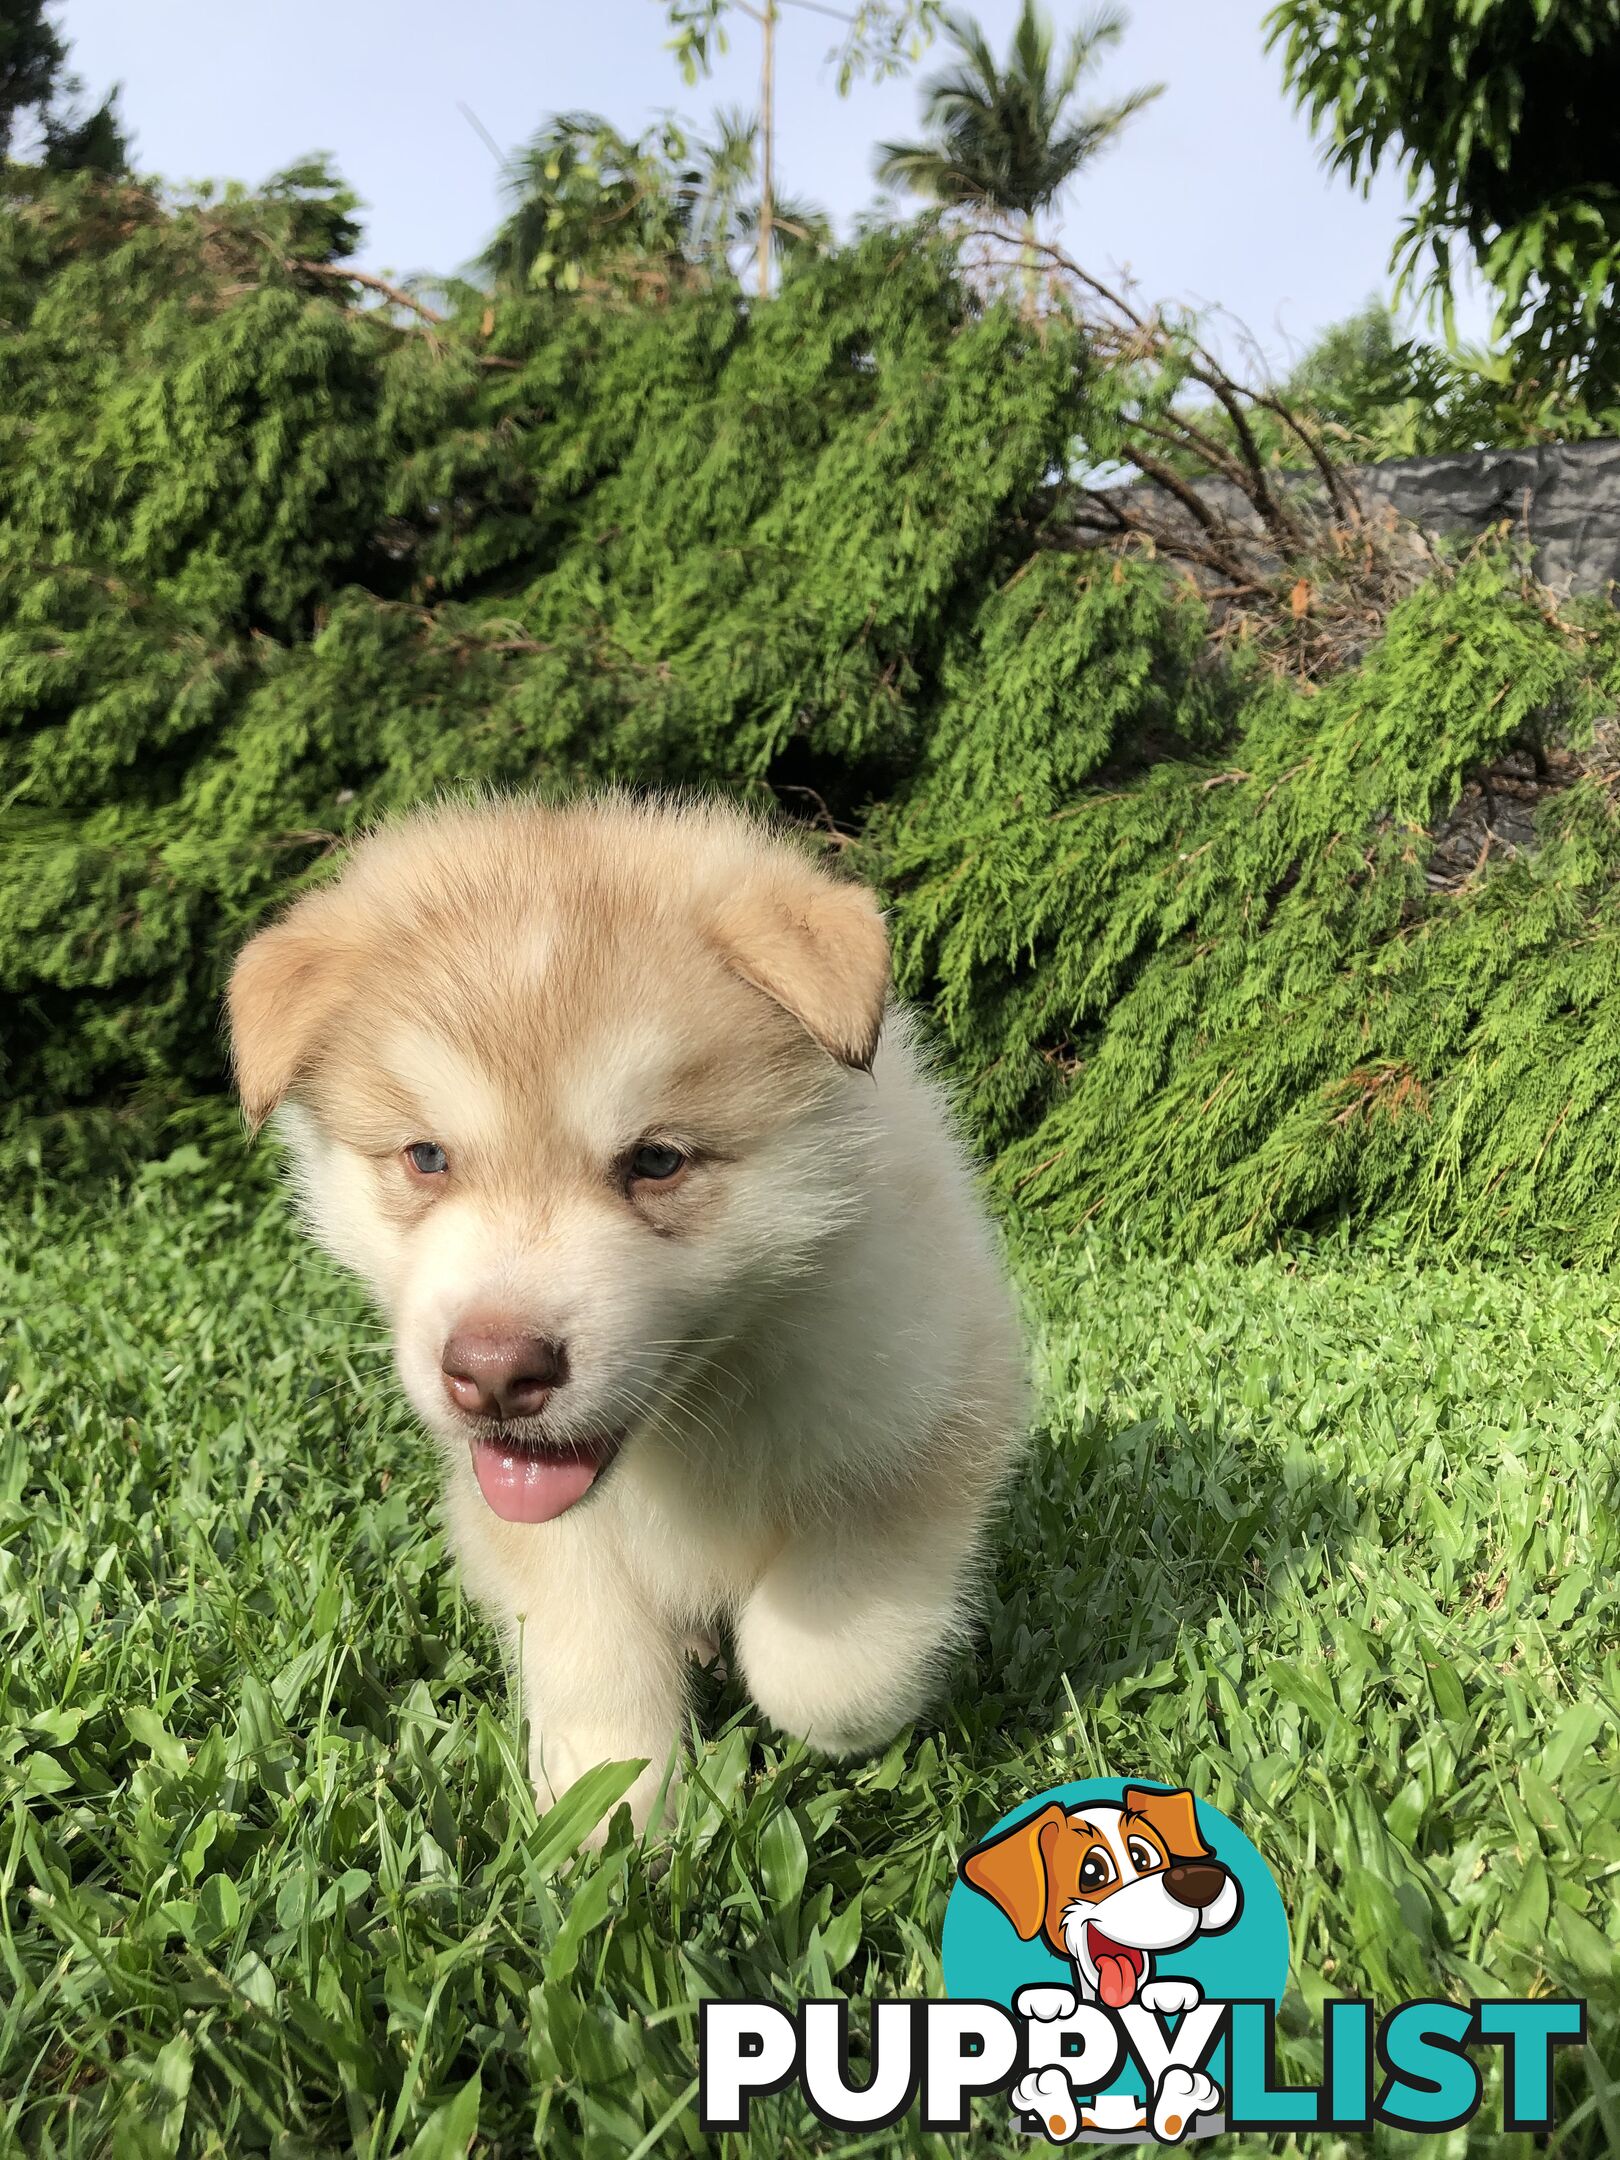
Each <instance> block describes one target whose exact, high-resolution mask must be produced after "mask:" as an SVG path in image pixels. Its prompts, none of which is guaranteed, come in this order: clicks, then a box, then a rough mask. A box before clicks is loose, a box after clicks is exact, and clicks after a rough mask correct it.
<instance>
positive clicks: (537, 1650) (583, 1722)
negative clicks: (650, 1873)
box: [518, 1573, 686, 1845]
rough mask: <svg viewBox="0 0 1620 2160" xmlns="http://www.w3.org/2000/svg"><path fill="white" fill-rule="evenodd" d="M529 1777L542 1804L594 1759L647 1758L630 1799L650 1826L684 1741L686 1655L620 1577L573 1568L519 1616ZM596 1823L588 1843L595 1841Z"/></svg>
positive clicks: (598, 1836) (602, 1829)
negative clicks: (586, 1574) (587, 1577)
mask: <svg viewBox="0 0 1620 2160" xmlns="http://www.w3.org/2000/svg"><path fill="white" fill-rule="evenodd" d="M518 1624H519V1628H520V1631H521V1632H520V1636H519V1654H520V1657H521V1659H522V1670H523V1707H524V1709H525V1711H526V1712H527V1714H528V1719H529V1774H530V1776H531V1777H532V1778H533V1780H534V1790H535V1799H536V1801H537V1802H538V1804H539V1805H540V1807H542V1808H546V1807H549V1806H551V1804H552V1803H553V1801H555V1800H560V1799H561V1798H562V1796H563V1794H564V1793H565V1792H566V1791H567V1790H568V1788H569V1786H570V1785H572V1784H573V1783H574V1782H575V1780H576V1779H577V1778H581V1777H583V1776H584V1775H585V1773H586V1771H587V1770H592V1769H594V1768H595V1767H596V1765H597V1764H598V1763H603V1762H626V1761H630V1760H633V1759H634V1758H636V1757H637V1756H645V1757H646V1758H647V1767H646V1769H645V1770H644V1771H643V1772H642V1773H641V1775H640V1776H639V1777H638V1778H637V1779H636V1781H635V1783H634V1784H633V1785H632V1786H631V1788H630V1791H629V1793H628V1795H627V1798H628V1800H629V1803H630V1816H631V1820H632V1821H633V1822H634V1824H635V1826H636V1828H637V1830H643V1829H645V1828H646V1827H647V1824H648V1822H649V1820H650V1819H651V1815H652V1808H653V1802H654V1801H655V1800H656V1798H657V1796H658V1789H659V1787H660V1786H661V1785H662V1784H663V1782H664V1777H665V1773H666V1771H667V1770H668V1768H669V1764H670V1755H671V1753H672V1751H673V1750H674V1749H675V1748H676V1747H678V1745H679V1743H680V1739H681V1731H682V1724H683V1719H684V1714H685V1708H686V1660H685V1657H684V1655H683V1652H682V1649H681V1645H680V1643H679V1642H678V1641H677V1639H676V1637H675V1634H674V1632H673V1631H672V1630H671V1629H669V1628H667V1627H665V1626H664V1625H662V1623H661V1622H660V1621H659V1620H658V1619H657V1618H656V1617H655V1616H654V1615H653V1614H651V1613H649V1612H647V1611H646V1610H645V1608H644V1607H642V1606H641V1604H640V1603H639V1602H638V1601H637V1600H636V1599H635V1598H634V1597H633V1596H631V1595H630V1594H629V1592H628V1589H627V1586H626V1585H624V1584H622V1583H618V1582H612V1583H608V1582H603V1583H587V1582H582V1581H581V1580H580V1579H579V1578H578V1576H577V1575H573V1574H572V1573H571V1575H570V1577H569V1579H567V1580H566V1581H564V1582H559V1583H556V1584H554V1585H552V1586H551V1587H550V1589H549V1591H548V1593H547V1594H545V1595H537V1596H533V1597H531V1598H530V1599H529V1601H528V1611H527V1613H526V1614H524V1615H520V1616H519V1623H518ZM605 1835H606V1825H605V1824H602V1825H599V1826H598V1828H597V1829H596V1830H595V1831H594V1832H593V1833H592V1835H591V1837H590V1838H589V1839H588V1840H587V1842H588V1843H590V1844H593V1845H598V1844H600V1843H601V1842H602V1839H603V1837H604V1836H605Z"/></svg>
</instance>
